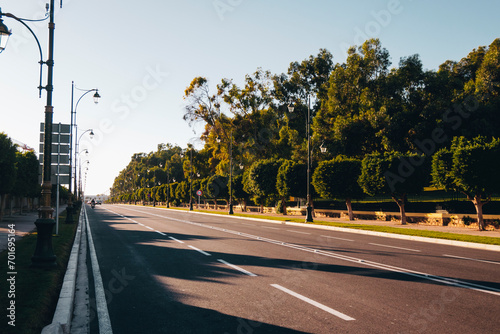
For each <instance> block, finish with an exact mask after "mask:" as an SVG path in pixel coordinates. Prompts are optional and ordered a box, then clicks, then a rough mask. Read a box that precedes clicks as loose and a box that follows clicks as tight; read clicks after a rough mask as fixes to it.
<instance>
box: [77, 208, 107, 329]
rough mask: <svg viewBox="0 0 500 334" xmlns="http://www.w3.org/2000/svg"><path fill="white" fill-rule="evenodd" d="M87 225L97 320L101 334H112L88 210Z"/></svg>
mask: <svg viewBox="0 0 500 334" xmlns="http://www.w3.org/2000/svg"><path fill="white" fill-rule="evenodd" d="M84 210H85V224H86V225H87V238H88V241H89V252H90V260H91V263H92V274H93V276H94V286H95V303H96V308H97V318H98V321H99V333H104V334H112V333H113V329H112V327H111V320H110V319H109V312H108V304H107V302H106V295H105V293H104V284H103V283H102V277H101V271H100V269H99V262H98V261H97V254H96V251H95V248H94V240H93V238H92V232H91V231H90V224H89V219H88V217H87V210H86V209H85V207H84Z"/></svg>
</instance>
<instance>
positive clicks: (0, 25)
mask: <svg viewBox="0 0 500 334" xmlns="http://www.w3.org/2000/svg"><path fill="white" fill-rule="evenodd" d="M2 16H6V17H9V18H11V19H14V20H16V21H17V22H19V23H21V24H22V25H23V26H25V27H26V28H27V29H28V30H29V32H30V33H31V34H32V35H33V37H34V38H35V41H36V44H37V45H38V51H39V52H40V62H39V64H40V84H39V85H38V90H39V97H40V98H41V97H42V89H44V88H45V87H43V86H42V69H43V65H44V64H46V62H44V61H43V53H42V47H41V45H40V41H39V40H38V38H37V37H36V35H35V33H34V32H33V30H31V28H30V27H29V26H28V25H27V24H26V23H24V21H30V22H38V21H45V20H46V19H48V18H49V15H48V13H47V14H45V18H43V19H40V20H29V19H22V18H19V17H17V16H15V15H14V14H11V13H5V14H4V13H2V12H1V10H0V18H1V17H2ZM0 30H1V33H2V34H3V35H4V36H10V35H11V32H10V30H8V28H7V26H5V25H4V24H3V22H1V19H0ZM5 45H7V42H5ZM4 49H5V47H4V48H1V49H0V53H1V52H2V51H3V50H4Z"/></svg>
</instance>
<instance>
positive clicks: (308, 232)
mask: <svg viewBox="0 0 500 334" xmlns="http://www.w3.org/2000/svg"><path fill="white" fill-rule="evenodd" d="M287 231H288V232H293V233H300V234H311V233H309V232H301V231H294V230H287Z"/></svg>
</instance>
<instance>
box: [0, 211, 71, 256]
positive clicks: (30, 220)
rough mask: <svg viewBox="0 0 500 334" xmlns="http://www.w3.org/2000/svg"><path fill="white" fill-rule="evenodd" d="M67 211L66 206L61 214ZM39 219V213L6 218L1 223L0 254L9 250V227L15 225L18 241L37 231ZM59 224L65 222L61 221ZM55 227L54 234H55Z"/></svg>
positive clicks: (33, 212)
mask: <svg viewBox="0 0 500 334" xmlns="http://www.w3.org/2000/svg"><path fill="white" fill-rule="evenodd" d="M64 210H66V205H62V206H60V207H59V214H61V212H63V211H64ZM37 219H38V211H29V212H24V213H23V214H19V213H14V214H12V215H10V216H4V217H3V220H2V221H1V222H0V252H1V251H3V250H5V249H7V243H8V242H7V240H8V235H9V229H10V228H9V225H11V224H14V225H15V226H14V229H15V231H16V240H19V239H20V238H22V237H24V236H25V235H26V234H28V233H30V232H32V231H34V230H35V229H36V226H35V221H36V220H37ZM59 224H64V222H61V221H59ZM55 232H56V230H55V227H54V230H53V233H55Z"/></svg>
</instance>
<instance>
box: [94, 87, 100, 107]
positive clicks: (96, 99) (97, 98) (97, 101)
mask: <svg viewBox="0 0 500 334" xmlns="http://www.w3.org/2000/svg"><path fill="white" fill-rule="evenodd" d="M100 98H101V95H99V91H97V90H96V91H95V94H94V103H95V104H97V103H99V99H100Z"/></svg>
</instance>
